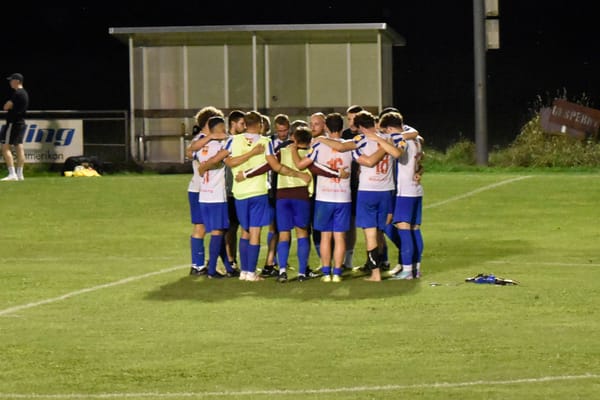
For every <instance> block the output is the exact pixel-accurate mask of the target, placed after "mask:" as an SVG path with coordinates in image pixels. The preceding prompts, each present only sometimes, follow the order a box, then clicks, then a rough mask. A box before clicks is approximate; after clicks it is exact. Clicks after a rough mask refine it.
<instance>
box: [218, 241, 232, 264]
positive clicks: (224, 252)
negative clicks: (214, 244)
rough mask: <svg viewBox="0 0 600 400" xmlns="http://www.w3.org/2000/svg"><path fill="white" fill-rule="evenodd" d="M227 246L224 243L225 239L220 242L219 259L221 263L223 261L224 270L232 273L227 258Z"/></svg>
mask: <svg viewBox="0 0 600 400" xmlns="http://www.w3.org/2000/svg"><path fill="white" fill-rule="evenodd" d="M226 246H227V244H226V243H225V237H223V240H221V251H219V256H220V257H221V261H223V265H224V266H225V270H226V271H227V272H233V268H232V267H231V263H230V262H229V258H228V257H227V250H226Z"/></svg>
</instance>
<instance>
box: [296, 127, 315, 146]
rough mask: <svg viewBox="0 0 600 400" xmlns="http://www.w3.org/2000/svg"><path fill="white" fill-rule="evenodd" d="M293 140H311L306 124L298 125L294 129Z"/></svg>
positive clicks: (302, 142) (303, 142) (305, 141)
mask: <svg viewBox="0 0 600 400" xmlns="http://www.w3.org/2000/svg"><path fill="white" fill-rule="evenodd" d="M294 140H296V143H298V144H310V141H311V140H312V132H311V130H310V128H309V127H307V126H299V127H298V128H297V129H296V130H295V131H294Z"/></svg>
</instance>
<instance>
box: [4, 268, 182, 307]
mask: <svg viewBox="0 0 600 400" xmlns="http://www.w3.org/2000/svg"><path fill="white" fill-rule="evenodd" d="M186 267H189V265H188V264H186V265H179V266H177V267H171V268H165V269H161V270H159V271H154V272H149V273H147V274H143V275H136V276H130V277H128V278H123V279H121V280H118V281H114V282H109V283H104V284H102V285H97V286H92V287H88V288H85V289H81V290H76V291H74V292H70V293H66V294H63V295H62V296H58V297H52V298H49V299H44V300H39V301H34V302H31V303H27V304H21V305H20V306H14V307H10V308H5V309H4V310H0V316H5V315H9V314H12V313H14V312H17V311H21V310H25V309H28V308H33V307H37V306H41V305H44V304H50V303H55V302H57V301H61V300H66V299H68V298H70V297H74V296H78V295H80V294H84V293H89V292H94V291H96V290H100V289H106V288H110V287H113V286H119V285H124V284H126V283H129V282H134V281H138V280H140V279H144V278H149V277H151V276H155V275H160V274H165V273H167V272H172V271H176V270H178V269H182V268H186Z"/></svg>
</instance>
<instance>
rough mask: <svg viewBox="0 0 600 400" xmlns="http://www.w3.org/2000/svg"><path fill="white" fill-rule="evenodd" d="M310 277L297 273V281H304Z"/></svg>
mask: <svg viewBox="0 0 600 400" xmlns="http://www.w3.org/2000/svg"><path fill="white" fill-rule="evenodd" d="M309 279H310V278H309V277H308V276H306V275H298V282H306V281H307V280H309Z"/></svg>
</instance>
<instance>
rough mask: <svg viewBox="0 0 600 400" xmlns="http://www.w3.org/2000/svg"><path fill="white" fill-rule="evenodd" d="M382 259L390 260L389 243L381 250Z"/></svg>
mask: <svg viewBox="0 0 600 400" xmlns="http://www.w3.org/2000/svg"><path fill="white" fill-rule="evenodd" d="M381 261H389V259H388V247H387V244H386V245H384V246H383V249H382V251H381Z"/></svg>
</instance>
